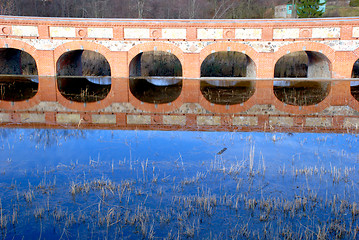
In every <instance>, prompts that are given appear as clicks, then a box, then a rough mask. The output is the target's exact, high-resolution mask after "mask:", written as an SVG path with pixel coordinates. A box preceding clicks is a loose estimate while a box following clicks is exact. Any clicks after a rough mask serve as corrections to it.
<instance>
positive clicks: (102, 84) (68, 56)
mask: <svg viewBox="0 0 359 240" xmlns="http://www.w3.org/2000/svg"><path fill="white" fill-rule="evenodd" d="M56 71H57V86H58V90H59V91H60V93H61V94H62V96H64V97H65V98H66V99H68V100H70V101H75V102H96V101H100V100H103V99H105V98H106V97H107V95H108V93H109V92H110V90H111V68H110V64H109V63H108V61H107V60H106V58H105V57H104V56H103V55H102V54H100V53H98V52H95V51H90V50H73V51H69V52H66V53H64V54H62V55H61V56H60V58H59V59H58V61H57V63H56Z"/></svg>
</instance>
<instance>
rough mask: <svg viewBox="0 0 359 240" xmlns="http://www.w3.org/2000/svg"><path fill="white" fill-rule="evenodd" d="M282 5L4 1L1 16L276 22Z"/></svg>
mask: <svg viewBox="0 0 359 240" xmlns="http://www.w3.org/2000/svg"><path fill="white" fill-rule="evenodd" d="M280 3H282V1H281V0H241V1H238V0H167V1H163V0H76V1H72V0H48V1H44V0H0V14H1V15H15V16H41V17H76V18H151V19H221V18H222V19H226V18H233V19H240V18H272V17H273V16H274V10H273V9H274V6H276V5H278V4H280ZM29 6H31V7H29Z"/></svg>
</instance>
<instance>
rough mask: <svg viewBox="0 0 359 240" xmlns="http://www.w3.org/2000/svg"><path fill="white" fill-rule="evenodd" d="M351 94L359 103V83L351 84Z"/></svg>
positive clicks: (352, 82) (353, 82)
mask: <svg viewBox="0 0 359 240" xmlns="http://www.w3.org/2000/svg"><path fill="white" fill-rule="evenodd" d="M350 92H351V94H352V96H353V97H354V98H355V99H356V100H357V101H359V81H351V82H350Z"/></svg>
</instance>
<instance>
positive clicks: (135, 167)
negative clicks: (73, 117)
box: [0, 129, 359, 239]
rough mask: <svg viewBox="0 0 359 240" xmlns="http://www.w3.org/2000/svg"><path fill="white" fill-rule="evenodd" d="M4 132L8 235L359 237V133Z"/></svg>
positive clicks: (4, 227)
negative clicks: (358, 134) (358, 136)
mask: <svg viewBox="0 0 359 240" xmlns="http://www.w3.org/2000/svg"><path fill="white" fill-rule="evenodd" d="M0 132H1V143H0V144H1V145H0V147H1V151H0V159H1V161H0V169H1V170H0V171H1V172H0V185H1V190H2V191H1V192H0V199H1V212H0V236H1V238H2V239H141V238H148V239H153V238H160V239H163V238H167V239H188V238H190V239H191V238H194V239H229V238H234V239H263V238H267V239H274V238H277V239H278V238H280V239H318V238H321V237H322V238H321V239H326V238H336V237H338V238H339V237H342V238H345V239H356V238H358V236H359V235H358V231H359V227H358V224H359V221H358V217H359V206H358V204H359V203H358V193H359V191H358V190H359V189H358V183H359V182H358V181H359V175H358V170H359V169H358V168H357V165H358V162H359V152H358V146H359V144H358V138H357V136H355V135H351V134H309V133H301V134H299V133H298V134H291V133H289V134H288V133H239V132H232V133H226V132H181V131H176V132H161V131H109V130H88V131H86V130H50V129H1V130H0Z"/></svg>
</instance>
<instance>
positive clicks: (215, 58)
mask: <svg viewBox="0 0 359 240" xmlns="http://www.w3.org/2000/svg"><path fill="white" fill-rule="evenodd" d="M201 77H202V79H203V80H201V84H200V86H201V92H202V95H203V96H204V98H206V99H207V100H208V101H209V102H211V103H213V104H219V105H234V104H240V103H243V102H245V101H247V100H248V99H249V98H250V97H251V96H252V95H253V94H254V92H255V81H248V80H238V79H230V78H231V77H232V78H246V77H247V78H255V77H256V66H255V63H254V61H253V60H252V59H251V58H250V57H248V56H247V55H246V54H244V53H241V52H234V51H223V52H215V53H212V54H210V55H208V56H207V57H206V59H205V60H204V61H203V63H202V65H201ZM206 77H208V78H211V77H216V78H223V79H215V80H214V79H208V80H205V78H206ZM224 78H226V79H224Z"/></svg>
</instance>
